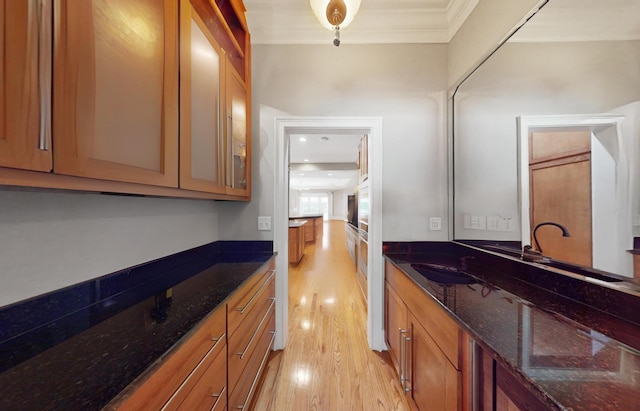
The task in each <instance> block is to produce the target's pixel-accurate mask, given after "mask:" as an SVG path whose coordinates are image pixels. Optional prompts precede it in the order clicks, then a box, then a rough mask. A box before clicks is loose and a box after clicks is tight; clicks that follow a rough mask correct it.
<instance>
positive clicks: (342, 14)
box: [309, 0, 360, 31]
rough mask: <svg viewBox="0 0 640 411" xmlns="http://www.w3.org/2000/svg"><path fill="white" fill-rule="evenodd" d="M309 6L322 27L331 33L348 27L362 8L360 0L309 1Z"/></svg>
mask: <svg viewBox="0 0 640 411" xmlns="http://www.w3.org/2000/svg"><path fill="white" fill-rule="evenodd" d="M309 4H310V5H311V10H313V14H315V16H316V18H317V19H318V21H319V22H320V24H321V25H322V27H324V28H326V29H327V30H331V31H334V30H335V28H336V27H340V28H341V29H344V28H345V27H347V26H348V25H349V24H350V23H351V22H352V21H353V18H354V17H355V16H356V13H358V9H359V8H360V0H309ZM329 6H331V7H329ZM335 22H338V24H335Z"/></svg>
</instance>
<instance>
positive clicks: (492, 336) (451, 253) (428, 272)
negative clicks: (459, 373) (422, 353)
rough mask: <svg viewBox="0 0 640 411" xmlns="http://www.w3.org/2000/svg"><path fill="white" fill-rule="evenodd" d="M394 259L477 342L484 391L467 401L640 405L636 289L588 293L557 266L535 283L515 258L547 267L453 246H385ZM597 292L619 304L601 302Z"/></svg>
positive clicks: (391, 264) (522, 405)
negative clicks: (550, 277) (594, 301)
mask: <svg viewBox="0 0 640 411" xmlns="http://www.w3.org/2000/svg"><path fill="white" fill-rule="evenodd" d="M385 258H386V261H387V273H389V270H392V271H394V270H396V271H398V272H401V273H403V275H405V276H406V277H407V278H408V281H409V282H410V283H411V284H412V285H413V286H415V287H417V288H418V289H419V290H421V291H422V297H421V298H422V299H423V301H424V302H425V303H426V302H428V301H433V302H435V303H437V305H438V306H439V307H440V310H441V311H442V312H443V313H445V314H446V315H447V316H448V317H449V318H451V319H453V320H454V322H455V324H457V326H458V327H459V328H460V330H461V331H462V332H463V334H465V335H468V336H469V338H470V339H471V340H472V341H473V343H474V344H475V346H476V347H477V352H476V354H477V355H476V356H475V364H473V365H474V366H475V367H476V369H480V370H481V371H480V372H478V374H477V375H475V376H469V375H467V376H466V377H468V378H469V379H475V383H476V384H477V385H478V386H479V391H478V392H476V393H475V394H469V395H468V397H470V398H467V399H466V400H465V399H463V401H467V403H466V405H470V404H471V403H473V402H475V403H476V404H482V406H484V407H485V408H484V409H487V408H486V407H492V406H493V405H494V404H497V407H498V409H501V407H503V406H506V405H505V404H511V405H510V406H513V407H516V408H514V409H551V410H564V409H570V410H574V411H576V410H598V411H601V410H636V409H638V408H637V407H638V403H639V401H640V379H639V378H638V376H639V375H640V325H639V324H638V320H640V317H638V314H637V313H638V311H637V310H638V306H639V305H640V299H638V298H637V296H635V295H633V293H627V292H617V291H616V290H614V289H613V288H602V289H600V290H598V289H597V288H590V289H589V292H585V293H583V294H584V296H581V294H580V293H579V292H578V291H576V290H577V289H579V288H580V287H581V285H580V284H578V283H575V282H574V279H573V278H571V277H568V278H566V279H565V278H561V277H562V274H557V273H552V274H554V275H555V276H556V277H557V276H560V277H559V278H554V280H549V281H547V282H548V284H546V286H545V285H544V284H532V283H531V282H527V281H525V280H523V278H524V276H522V275H519V274H514V273H512V272H509V271H510V268H511V267H510V265H511V264H516V265H515V266H516V267H519V270H520V271H521V272H525V271H531V270H534V271H535V270H538V269H539V268H538V267H534V266H531V265H526V264H521V263H519V262H517V261H506V262H505V261H500V260H501V259H502V257H497V256H491V255H489V254H487V253H482V252H479V251H477V250H474V249H472V248H467V247H464V246H461V245H458V244H451V243H386V244H385ZM535 275H536V276H538V277H540V278H544V277H545V275H547V276H548V275H549V273H540V272H537V273H535ZM518 277H520V278H518ZM596 293H597V294H599V295H597V296H595V294H596ZM567 295H570V296H571V297H573V298H567ZM399 298H400V299H402V298H403V295H402V294H400V295H399ZM589 298H595V299H598V300H604V301H608V302H610V304H609V305H608V307H604V306H601V307H600V308H594V307H593V306H591V305H589V304H587V302H588V301H587V300H588V299H589ZM581 299H582V300H584V301H579V300H581ZM620 301H623V302H622V303H620ZM407 304H408V305H410V303H409V302H408V303H407ZM387 331H388V332H389V330H387ZM427 332H432V333H434V335H436V334H437V333H438V332H439V331H438V330H431V331H430V330H427ZM391 338H393V339H394V341H396V340H397V335H396V334H392V337H391ZM407 338H408V339H409V340H410V339H411V337H407ZM435 339H436V341H437V337H436V338H435ZM392 343H393V341H392ZM441 348H442V349H443V350H445V351H446V350H447V347H441ZM461 358H462V357H461ZM470 368H473V367H470ZM483 377H484V378H483ZM463 380H464V381H468V380H467V379H465V376H463ZM463 385H464V384H463ZM464 388H465V387H462V389H461V391H463V392H464V391H465V389H464ZM466 388H467V389H468V390H467V392H470V391H471V390H470V389H469V387H466ZM474 395H475V397H474ZM488 397H490V398H488ZM480 409H483V408H482V407H481V408H480ZM488 409H491V408H488ZM510 409H512V408H510Z"/></svg>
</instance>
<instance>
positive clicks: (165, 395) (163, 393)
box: [118, 307, 226, 410]
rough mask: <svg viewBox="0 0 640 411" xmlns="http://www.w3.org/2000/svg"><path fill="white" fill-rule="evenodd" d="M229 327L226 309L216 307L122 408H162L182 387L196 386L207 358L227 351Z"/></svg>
mask: <svg viewBox="0 0 640 411" xmlns="http://www.w3.org/2000/svg"><path fill="white" fill-rule="evenodd" d="M225 327H226V312H225V309H224V308H223V307H221V308H218V309H216V310H215V311H213V312H212V313H211V314H210V315H209V317H208V318H206V319H205V320H204V321H203V322H202V323H201V325H200V326H198V328H197V329H196V330H195V332H193V334H192V335H191V337H190V338H188V339H187V340H186V341H185V342H184V343H183V344H181V345H180V346H179V347H177V348H176V349H175V351H174V352H173V353H171V354H169V356H168V357H167V358H166V360H164V361H163V362H162V363H160V364H159V366H158V369H157V370H156V371H155V372H153V373H152V374H151V376H150V377H149V378H148V379H147V380H146V381H144V382H143V383H141V385H140V386H139V387H138V388H137V389H136V390H135V391H134V392H133V393H132V394H131V396H130V397H129V398H128V399H126V400H125V401H124V402H123V403H122V405H121V406H120V407H119V408H118V409H119V410H148V409H160V408H162V407H163V406H164V405H165V404H166V403H167V401H169V400H170V399H171V398H172V397H173V396H174V394H175V393H176V391H178V389H180V388H181V387H183V388H184V387H185V386H189V387H192V386H193V384H195V382H196V381H197V380H198V379H199V378H200V377H201V376H202V374H203V373H204V372H205V370H206V369H207V367H206V364H205V361H206V358H209V359H210V360H213V359H214V358H215V357H216V356H218V354H221V355H223V354H224V347H226V334H225ZM207 354H209V355H207ZM187 392H188V391H187Z"/></svg>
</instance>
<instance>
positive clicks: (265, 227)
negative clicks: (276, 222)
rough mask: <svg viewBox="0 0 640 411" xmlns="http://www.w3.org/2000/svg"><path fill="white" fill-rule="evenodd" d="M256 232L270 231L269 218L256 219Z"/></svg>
mask: <svg viewBox="0 0 640 411" xmlns="http://www.w3.org/2000/svg"><path fill="white" fill-rule="evenodd" d="M258 231H271V217H258Z"/></svg>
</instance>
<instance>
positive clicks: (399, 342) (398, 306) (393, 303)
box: [384, 283, 409, 384]
mask: <svg viewBox="0 0 640 411" xmlns="http://www.w3.org/2000/svg"><path fill="white" fill-rule="evenodd" d="M384 304H385V316H384V318H385V330H386V336H385V337H386V340H387V348H388V350H389V356H390V357H391V362H392V363H393V365H394V367H395V369H396V372H397V373H398V377H399V379H400V383H401V384H402V383H403V381H404V380H405V376H404V372H403V371H404V370H406V368H407V365H406V361H405V358H404V355H403V353H404V348H405V346H406V339H407V338H408V332H409V330H408V328H407V307H406V306H405V305H404V303H403V302H402V299H400V297H399V296H398V294H397V293H396V292H395V291H394V290H393V288H391V286H390V285H389V283H385V289H384Z"/></svg>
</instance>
